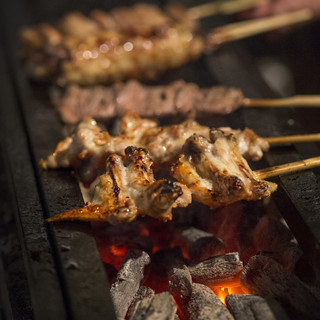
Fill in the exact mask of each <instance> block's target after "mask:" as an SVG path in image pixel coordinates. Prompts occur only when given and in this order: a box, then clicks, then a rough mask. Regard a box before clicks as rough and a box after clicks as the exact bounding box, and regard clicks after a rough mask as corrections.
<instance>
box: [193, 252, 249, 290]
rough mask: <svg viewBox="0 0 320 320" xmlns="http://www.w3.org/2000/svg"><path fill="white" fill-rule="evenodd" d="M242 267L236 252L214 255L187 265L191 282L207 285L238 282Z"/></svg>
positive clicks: (225, 284)
mask: <svg viewBox="0 0 320 320" xmlns="http://www.w3.org/2000/svg"><path fill="white" fill-rule="evenodd" d="M242 269H243V264H242V261H240V259H239V254H238V252H232V253H227V254H224V255H220V256H215V257H212V258H209V259H207V260H204V261H201V262H199V263H194V264H191V265H190V266H189V271H190V274H191V277H192V281H193V282H197V283H202V284H205V285H207V286H218V285H223V286H227V285H229V286H232V285H235V284H237V283H238V282H239V277H240V273H241V271H242Z"/></svg>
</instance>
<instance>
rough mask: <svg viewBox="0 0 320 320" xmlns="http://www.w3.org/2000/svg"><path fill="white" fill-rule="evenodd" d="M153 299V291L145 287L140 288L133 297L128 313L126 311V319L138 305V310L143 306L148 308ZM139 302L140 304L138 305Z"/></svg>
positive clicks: (133, 312)
mask: <svg viewBox="0 0 320 320" xmlns="http://www.w3.org/2000/svg"><path fill="white" fill-rule="evenodd" d="M153 297H154V291H153V290H152V289H151V288H149V287H146V286H141V287H140V288H139V290H138V291H137V293H136V294H135V296H134V297H133V299H132V302H131V305H130V308H129V311H128V315H127V316H128V318H129V319H130V318H131V317H132V316H133V315H134V314H135V313H136V312H137V309H138V307H139V305H140V308H141V307H142V306H143V305H146V306H148V305H149V304H150V302H151V300H152V298H153ZM140 302H141V304H140Z"/></svg>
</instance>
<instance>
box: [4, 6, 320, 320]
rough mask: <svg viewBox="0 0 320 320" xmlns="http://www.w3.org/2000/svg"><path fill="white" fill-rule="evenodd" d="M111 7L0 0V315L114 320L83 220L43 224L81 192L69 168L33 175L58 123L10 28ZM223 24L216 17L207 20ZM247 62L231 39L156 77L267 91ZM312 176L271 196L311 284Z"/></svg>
mask: <svg viewBox="0 0 320 320" xmlns="http://www.w3.org/2000/svg"><path fill="white" fill-rule="evenodd" d="M122 3H123V4H125V5H131V4H132V3H133V2H132V1H123V2H122ZM155 3H157V2H156V1H155ZM186 3H187V2H186ZM117 4H118V2H117V1H109V2H108V3H107V4H105V6H106V5H107V7H102V4H101V3H100V2H99V1H95V2H90V3H86V2H85V1H80V2H79V3H73V2H70V3H68V4H67V3H65V2H63V1H55V2H54V3H53V2H52V3H51V2H49V1H33V2H32V3H31V2H30V3H27V2H24V1H22V0H20V1H16V2H15V3H10V2H7V3H2V4H1V5H2V7H1V32H2V34H3V35H4V36H3V37H2V38H1V42H0V70H1V73H0V77H1V87H0V105H1V120H2V121H1V141H0V146H1V154H0V155H1V158H0V161H1V171H0V178H1V209H3V213H5V214H3V215H2V217H1V235H2V236H3V239H7V240H6V243H5V245H4V246H3V249H2V251H3V255H2V258H3V259H2V260H1V261H0V262H1V263H0V268H2V269H3V270H2V271H4V272H1V280H2V281H1V283H2V284H1V309H0V311H1V313H0V318H1V319H2V318H4V319H9V318H14V319H33V318H34V319H66V318H69V319H113V318H114V311H113V307H112V304H111V300H110V295H109V284H108V279H107V277H106V274H105V272H104V267H103V264H102V262H101V259H100V256H99V253H98V250H97V247H96V243H95V240H94V238H93V236H92V233H91V230H90V226H89V225H87V224H83V223H72V224H71V225H65V226H59V227H55V226H51V225H46V224H45V223H44V219H45V218H47V217H49V216H52V215H53V214H56V213H59V212H62V211H65V210H67V209H70V208H73V207H79V206H81V205H82V197H81V193H80V190H79V187H78V184H77V181H76V178H75V177H74V176H72V175H71V174H70V172H69V171H64V170H60V171H47V172H42V171H41V170H40V168H39V166H38V161H39V159H40V158H42V157H45V156H46V155H47V154H48V153H49V152H51V151H52V150H53V149H54V147H55V145H56V143H57V142H58V141H60V140H61V138H62V124H61V122H60V120H59V118H58V115H57V112H56V111H55V110H54V109H53V108H52V106H51V105H50V103H49V97H48V91H47V86H46V85H39V84H32V83H30V82H29V81H28V79H27V77H26V75H25V73H24V71H23V69H22V67H21V62H20V60H19V53H18V52H19V51H18V48H19V42H18V37H17V34H18V30H19V28H20V27H21V26H22V25H26V24H33V23H37V22H40V21H48V20H49V21H54V20H55V19H57V18H58V17H59V16H60V15H61V14H62V12H67V11H70V10H72V9H80V10H83V11H84V12H85V11H87V10H89V9H91V8H96V7H101V8H104V9H108V6H109V7H112V6H114V5H117ZM160 4H162V3H161V1H160ZM225 21H226V19H225V18H221V17H218V18H217V20H216V23H221V22H225ZM253 66H254V64H253V60H252V57H251V55H250V53H249V52H248V50H247V49H246V47H245V46H243V44H242V43H236V44H230V45H227V46H225V47H223V48H222V49H221V50H219V51H218V52H215V53H214V54H212V55H210V56H208V57H203V58H201V59H200V60H198V61H195V62H192V63H189V64H188V65H186V66H184V67H183V68H181V69H179V70H178V71H175V72H168V73H167V74H165V75H164V76H163V77H162V78H161V83H166V82H168V81H172V80H174V79H177V78H184V79H185V80H186V81H194V82H197V83H198V84H199V85H201V86H208V85H214V84H224V85H227V86H236V87H240V88H241V89H242V90H243V91H244V93H245V95H246V96H247V97H254V98H272V97H276V94H275V93H274V92H272V91H271V90H270V89H269V87H268V86H267V85H266V83H265V82H264V81H263V80H262V78H261V75H260V74H259V73H258V71H257V69H256V68H254V67H253ZM312 117H313V118H314V117H317V119H320V110H313V113H312ZM257 119H263V121H257ZM288 119H292V121H291V122H292V123H294V125H292V124H289V123H288ZM200 121H202V122H203V123H204V124H207V125H211V126H217V125H219V126H222V125H230V126H232V127H243V126H245V125H246V126H248V127H250V128H252V129H254V130H256V131H257V132H258V133H259V134H260V135H262V136H271V135H286V134H295V133H296V134H297V133H303V132H304V128H301V127H300V126H299V119H298V114H297V113H296V112H295V110H294V109H290V108H289V109H278V110H272V109H269V110H267V109H260V110H258V109H254V108H253V109H241V110H238V111H236V112H235V113H233V114H231V115H229V116H227V117H222V116H217V117H215V118H214V119H209V120H208V119H207V120H203V119H202V120H200ZM305 121H306V120H305ZM305 121H304V125H306V122H305ZM318 153H319V149H318V148H317V146H316V145H315V144H306V145H299V146H298V145H288V146H282V147H278V148H272V149H271V151H270V152H269V153H268V154H267V155H266V156H265V158H264V161H263V162H260V163H259V164H254V166H255V169H258V166H259V167H265V166H269V165H275V164H281V163H286V162H291V161H296V160H299V159H302V158H306V157H309V156H315V155H318ZM319 177H320V172H319V170H313V171H311V170H308V171H305V172H301V173H298V174H292V175H288V176H282V177H279V178H276V179H275V182H277V183H278V184H279V186H280V187H279V191H277V193H275V194H274V196H273V198H274V200H275V202H276V204H277V206H278V209H279V210H280V211H281V213H282V215H283V217H284V218H285V219H286V221H287V223H288V225H289V226H290V228H291V230H292V232H293V233H294V235H295V237H296V238H297V240H298V242H299V244H300V246H301V248H302V249H303V251H304V253H305V255H306V257H307V260H308V261H309V263H310V265H312V266H313V270H314V272H315V274H316V275H317V277H316V278H317V279H318V280H319V271H318V270H319V268H320V262H319V261H320V252H319V250H320V249H319V245H320V242H319V240H320V196H319V195H320V188H319ZM8 239H9V240H8ZM5 250H7V251H8V252H6V251H5Z"/></svg>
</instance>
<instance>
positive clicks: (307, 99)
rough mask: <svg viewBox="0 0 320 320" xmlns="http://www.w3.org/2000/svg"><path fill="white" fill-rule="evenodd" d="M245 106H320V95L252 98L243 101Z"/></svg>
mask: <svg viewBox="0 0 320 320" xmlns="http://www.w3.org/2000/svg"><path fill="white" fill-rule="evenodd" d="M242 105H243V106H244V107H280V108H282V107H316V108H318V107H320V95H297V96H293V97H288V98H281V99H251V98H245V99H244V100H243V101H242Z"/></svg>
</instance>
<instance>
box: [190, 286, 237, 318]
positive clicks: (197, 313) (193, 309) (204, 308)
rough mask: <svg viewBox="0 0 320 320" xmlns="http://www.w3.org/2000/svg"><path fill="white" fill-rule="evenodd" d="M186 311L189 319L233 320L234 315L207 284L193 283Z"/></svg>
mask: <svg viewBox="0 0 320 320" xmlns="http://www.w3.org/2000/svg"><path fill="white" fill-rule="evenodd" d="M184 313H185V315H186V317H187V319H189V320H211V319H212V320H213V319H219V320H232V319H233V317H232V315H231V313H230V311H229V310H228V309H227V307H226V306H225V305H224V304H223V303H222V301H221V300H220V299H219V298H218V297H217V296H216V295H215V294H214V293H213V292H212V291H211V290H210V289H209V288H208V287H207V286H205V285H202V284H200V283H193V284H192V294H191V297H190V300H189V301H188V304H187V305H186V306H185V307H184Z"/></svg>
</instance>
